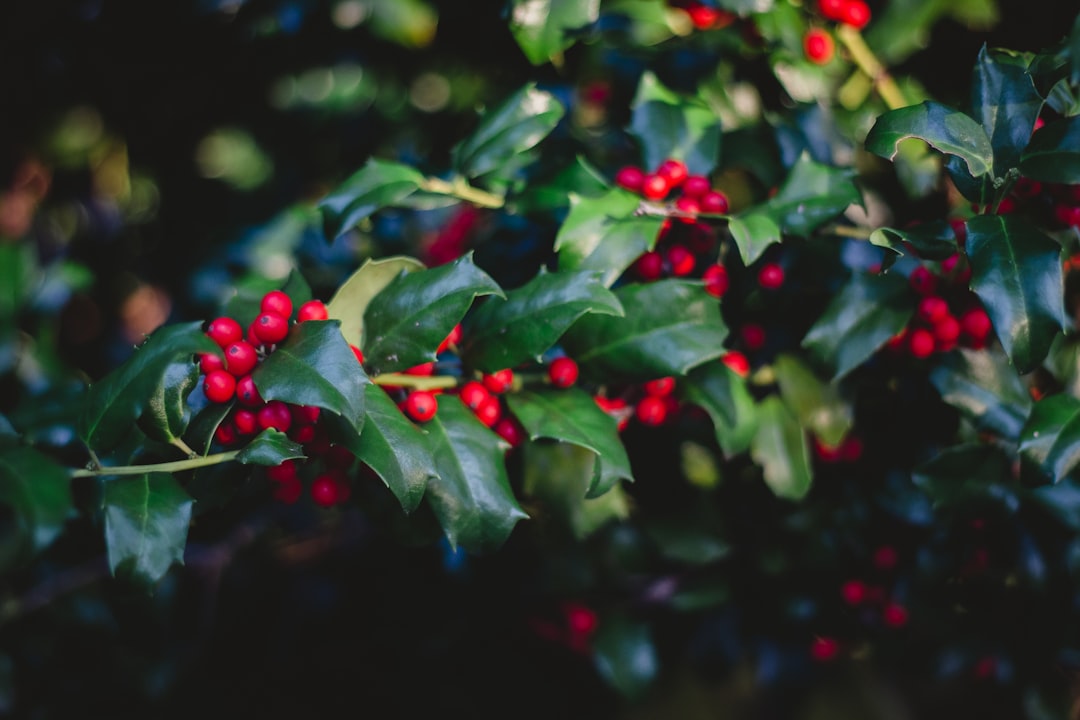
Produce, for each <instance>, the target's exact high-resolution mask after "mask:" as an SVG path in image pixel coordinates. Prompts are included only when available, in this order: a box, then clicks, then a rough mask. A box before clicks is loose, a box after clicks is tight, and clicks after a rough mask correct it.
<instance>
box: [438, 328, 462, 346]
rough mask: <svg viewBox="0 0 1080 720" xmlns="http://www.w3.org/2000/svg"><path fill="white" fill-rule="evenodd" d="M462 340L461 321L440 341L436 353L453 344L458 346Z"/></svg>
mask: <svg viewBox="0 0 1080 720" xmlns="http://www.w3.org/2000/svg"><path fill="white" fill-rule="evenodd" d="M460 342H461V323H458V324H457V325H455V326H454V329H453V330H451V331H450V334H449V335H447V336H446V339H445V340H443V341H442V342H441V343H439V348H438V349H437V350H436V351H435V352H436V353H441V352H445V351H446V350H447V349H448V348H449V347H450V346H451V345H453V346H456V345H457V344H458V343H460Z"/></svg>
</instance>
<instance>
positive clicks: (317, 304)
mask: <svg viewBox="0 0 1080 720" xmlns="http://www.w3.org/2000/svg"><path fill="white" fill-rule="evenodd" d="M329 317H330V313H329V311H328V310H327V309H326V305H324V304H323V303H322V301H320V300H308V301H307V302H306V303H304V304H303V305H301V306H300V309H299V310H297V311H296V322H307V321H308V320H327V319H329Z"/></svg>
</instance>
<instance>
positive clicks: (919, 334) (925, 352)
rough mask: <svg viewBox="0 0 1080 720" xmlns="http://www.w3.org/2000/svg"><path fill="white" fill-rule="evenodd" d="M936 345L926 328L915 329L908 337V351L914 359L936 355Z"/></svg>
mask: <svg viewBox="0 0 1080 720" xmlns="http://www.w3.org/2000/svg"><path fill="white" fill-rule="evenodd" d="M934 345H935V343H934V336H933V334H931V332H930V331H929V330H927V329H926V328H915V329H914V330H912V331H911V334H910V335H909V336H908V351H909V352H910V353H911V354H912V356H913V357H917V358H928V357H930V356H931V355H933V354H934Z"/></svg>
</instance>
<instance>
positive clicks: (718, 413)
mask: <svg viewBox="0 0 1080 720" xmlns="http://www.w3.org/2000/svg"><path fill="white" fill-rule="evenodd" d="M678 389H679V392H680V393H681V394H682V397H683V398H684V399H685V400H686V401H687V402H690V403H693V404H694V405H697V406H699V407H701V408H703V409H704V410H705V412H707V413H708V414H709V417H710V418H712V422H713V429H714V430H715V432H716V441H717V442H718V443H719V444H720V449H721V450H723V451H724V455H725V456H727V457H729V458H730V457H732V456H734V455H738V454H739V453H741V452H745V451H746V450H748V449H749V448H750V443H751V441H752V440H753V438H754V434H755V432H757V404H756V403H755V402H754V398H753V396H752V395H751V394H750V390H749V389H748V388H747V387H746V381H745V380H744V379H743V378H742V377H740V376H739V374H738V373H736V372H735V371H734V370H732V369H731V368H729V367H728V366H726V365H725V364H724V363H722V362H710V363H706V364H704V365H702V366H700V367H697V368H694V369H693V370H691V371H690V374H689V375H687V376H686V379H685V380H683V381H681V382H680V383H679V384H678Z"/></svg>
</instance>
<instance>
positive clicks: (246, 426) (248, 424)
mask: <svg viewBox="0 0 1080 720" xmlns="http://www.w3.org/2000/svg"><path fill="white" fill-rule="evenodd" d="M233 424H234V425H236V431H237V432H238V433H240V434H241V435H251V434H252V433H254V432H255V431H256V430H257V429H258V427H259V421H258V418H257V417H256V415H255V413H253V412H252V411H251V410H246V409H244V408H239V409H238V410H237V411H236V412H235V413H233Z"/></svg>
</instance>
